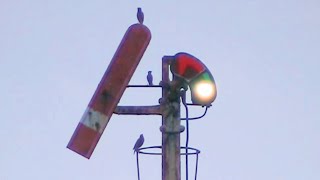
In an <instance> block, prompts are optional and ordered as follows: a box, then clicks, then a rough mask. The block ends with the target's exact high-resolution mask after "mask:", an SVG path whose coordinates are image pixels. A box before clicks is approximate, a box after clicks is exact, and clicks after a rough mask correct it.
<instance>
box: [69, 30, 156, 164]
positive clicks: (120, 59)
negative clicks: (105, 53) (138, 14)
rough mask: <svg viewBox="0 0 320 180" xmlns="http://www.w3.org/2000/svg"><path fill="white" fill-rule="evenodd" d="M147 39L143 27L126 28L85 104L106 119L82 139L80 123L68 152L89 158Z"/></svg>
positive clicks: (85, 115) (149, 35) (146, 32)
mask: <svg viewBox="0 0 320 180" xmlns="http://www.w3.org/2000/svg"><path fill="white" fill-rule="evenodd" d="M150 39H151V33H150V30H149V29H148V28H147V27H146V26H144V25H142V24H133V25H132V26H130V27H129V28H128V30H127V32H126V34H125V35H124V37H123V39H122V41H121V43H120V45H119V47H118V49H117V51H116V53H115V54H114V56H113V58H112V60H111V62H110V64H109V66H108V69H107V70H106V72H105V74H104V75H103V77H102V79H101V81H100V83H99V85H98V87H97V89H96V91H95V93H94V95H93V97H92V99H91V101H90V103H89V105H88V109H90V111H95V112H99V113H101V114H104V115H105V117H106V118H102V119H100V120H99V121H103V122H97V123H98V124H99V125H100V126H99V131H95V132H96V133H91V134H93V135H91V136H86V134H88V133H87V130H86V129H87V128H84V126H85V127H87V126H86V124H83V122H82V121H80V122H79V125H78V127H77V129H76V130H75V132H74V134H73V136H72V137H71V140H70V142H69V144H68V146H67V147H68V148H69V149H71V150H73V151H75V152H77V153H79V154H80V155H82V156H84V157H86V158H90V157H91V154H92V153H93V151H94V149H95V147H96V145H97V143H98V141H99V139H100V137H101V135H102V133H103V131H104V129H105V127H106V126H107V124H108V122H109V120H110V118H111V116H112V114H113V111H114V109H115V108H116V106H117V104H118V102H119V100H120V98H121V96H122V94H123V93H124V91H125V89H126V86H127V85H128V83H129V81H130V79H131V77H132V75H133V73H134V71H135V70H136V67H137V66H138V64H139V62H140V60H141V58H142V56H143V54H144V52H145V50H146V48H147V46H148V44H149V42H150ZM90 111H86V112H85V114H84V115H83V117H89V116H90V114H86V113H89V112H90ZM85 119H87V118H85ZM89 120H90V118H89ZM82 125H84V126H82ZM88 128H90V127H88Z"/></svg>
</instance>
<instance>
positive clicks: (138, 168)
mask: <svg viewBox="0 0 320 180" xmlns="http://www.w3.org/2000/svg"><path fill="white" fill-rule="evenodd" d="M136 153H137V156H136V157H137V171H138V180H140V167H139V151H138V152H136Z"/></svg>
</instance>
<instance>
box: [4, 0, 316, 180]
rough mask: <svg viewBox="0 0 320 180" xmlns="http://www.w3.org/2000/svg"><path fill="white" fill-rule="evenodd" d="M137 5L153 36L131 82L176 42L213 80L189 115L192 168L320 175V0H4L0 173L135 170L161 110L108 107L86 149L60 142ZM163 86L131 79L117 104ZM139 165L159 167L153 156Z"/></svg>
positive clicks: (155, 66) (81, 177) (233, 178)
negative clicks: (211, 98) (135, 112)
mask: <svg viewBox="0 0 320 180" xmlns="http://www.w3.org/2000/svg"><path fill="white" fill-rule="evenodd" d="M139 6H140V7H142V10H143V11H144V14H145V24H146V25H147V26H148V27H149V29H150V30H151V33H152V39H151V42H150V45H149V47H148V49H147V50H146V53H145V55H144V57H143V59H142V60H141V63H140V64H139V66H138V69H137V71H136V72H135V74H134V76H133V78H132V80H131V82H130V84H146V83H147V81H146V78H145V77H146V75H147V71H148V70H151V71H153V74H154V81H155V82H159V81H160V77H161V68H160V67H161V58H162V56H164V55H174V54H176V53H178V52H180V51H184V52H188V53H190V54H192V55H194V56H196V57H198V58H199V59H201V60H202V61H203V62H204V63H205V64H206V65H207V67H208V68H209V69H210V70H211V72H212V74H213V76H214V78H215V80H216V83H217V88H218V96H217V99H216V101H215V102H214V104H213V106H212V107H211V108H210V109H209V112H208V115H207V116H206V117H205V118H203V119H201V120H199V121H196V122H191V123H190V124H191V127H190V128H191V132H190V146H192V147H196V148H199V149H200V150H201V151H202V152H201V154H200V161H199V163H200V164H199V173H198V179H199V180H201V179H204V180H319V179H320V154H319V152H320V143H319V142H320V141H319V137H320V115H319V108H320V96H319V92H320V85H319V84H320V81H319V77H320V71H319V70H318V68H319V67H320V61H319V57H320V50H319V49H320V21H319V17H320V2H319V1H316V0H247V1H246V0H225V1H212V0H199V1H188V0H186V1H173V0H162V1H142V0H136V1H132V0H130V1H129V0H123V1H112V2H111V1H102V0H92V1H81V0H80V1H62V0H55V1H40V0H31V1H26V0H10V1H9V0H2V1H0V27H1V28H0V82H1V88H0V102H1V109H0V114H1V117H2V118H1V119H2V120H1V122H2V123H1V126H0V142H1V143H0V144H1V145H0V179H1V180H20V179H33V180H43V179H45V180H57V179H62V180H63V179H77V180H87V179H110V180H116V179H136V169H135V168H136V167H135V156H133V155H132V147H133V145H134V143H135V141H136V139H137V138H138V137H139V135H140V134H141V133H143V134H144V136H145V145H146V146H150V145H159V144H160V143H161V134H160V131H159V126H160V123H161V120H160V117H158V116H138V117H135V116H117V115H114V116H113V117H112V119H111V121H110V123H109V125H108V127H107V129H106V131H105V132H104V134H103V136H102V138H101V140H100V142H99V144H98V146H97V147H96V150H95V152H94V154H93V156H92V157H91V159H90V160H87V159H85V158H83V157H81V156H79V155H77V154H76V153H74V152H72V151H70V150H68V149H66V148H65V147H66V145H67V143H68V141H69V139H70V137H71V135H72V133H73V131H74V129H75V127H76V125H77V124H78V122H79V120H80V118H81V116H82V114H83V111H84V110H85V109H86V107H87V104H88V102H89V100H90V99H91V97H92V94H93V93H94V91H95V88H96V87H97V85H98V83H99V81H100V79H101V77H102V75H103V73H104V71H105V70H106V68H107V67H108V64H109V62H110V60H111V58H112V56H113V54H114V52H115V50H116V48H117V46H118V45H119V42H120V40H121V39H122V37H123V35H124V33H125V31H126V29H127V28H128V27H129V26H130V25H131V24H133V23H136V22H137V20H136V11H137V7H139ZM160 96H161V92H160V90H149V89H148V90H140V89H139V90H135V89H128V90H127V91H126V92H125V95H124V97H123V98H122V100H121V103H120V104H121V105H133V104H138V105H150V104H156V103H157V102H158V98H159V97H160ZM190 111H192V112H191V114H193V115H196V114H201V112H202V111H201V109H197V108H195V109H192V110H190ZM182 114H183V113H182ZM182 138H184V136H182ZM183 140H184V139H182V141H183ZM141 166H142V167H141V168H142V174H141V177H142V180H148V179H152V180H153V179H154V180H160V179H161V177H160V170H161V164H160V158H159V157H143V159H142V160H141ZM190 171H192V170H190Z"/></svg>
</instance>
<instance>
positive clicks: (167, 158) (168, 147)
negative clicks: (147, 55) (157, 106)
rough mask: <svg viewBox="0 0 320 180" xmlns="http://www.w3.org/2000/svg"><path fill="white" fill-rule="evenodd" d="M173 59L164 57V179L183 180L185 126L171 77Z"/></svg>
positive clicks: (162, 104) (162, 127)
mask: <svg viewBox="0 0 320 180" xmlns="http://www.w3.org/2000/svg"><path fill="white" fill-rule="evenodd" d="M172 60H173V57H172V56H164V57H163V59H162V82H161V84H162V86H163V88H162V100H161V106H162V108H163V109H164V111H163V115H162V126H161V128H160V130H161V131H162V180H181V163H180V132H181V131H182V129H183V128H182V126H181V125H180V122H181V121H180V100H179V98H176V95H177V94H175V93H176V92H174V91H175V89H174V87H173V88H172V85H173V84H171V82H170V79H169V64H170V62H172ZM178 97H179V96H178Z"/></svg>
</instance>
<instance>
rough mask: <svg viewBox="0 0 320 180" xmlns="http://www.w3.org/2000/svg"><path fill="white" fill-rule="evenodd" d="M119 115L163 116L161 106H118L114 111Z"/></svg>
mask: <svg viewBox="0 0 320 180" xmlns="http://www.w3.org/2000/svg"><path fill="white" fill-rule="evenodd" d="M114 113H115V114H119V115H162V111H161V106H160V105H155V106H117V107H116V109H115V110H114Z"/></svg>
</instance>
